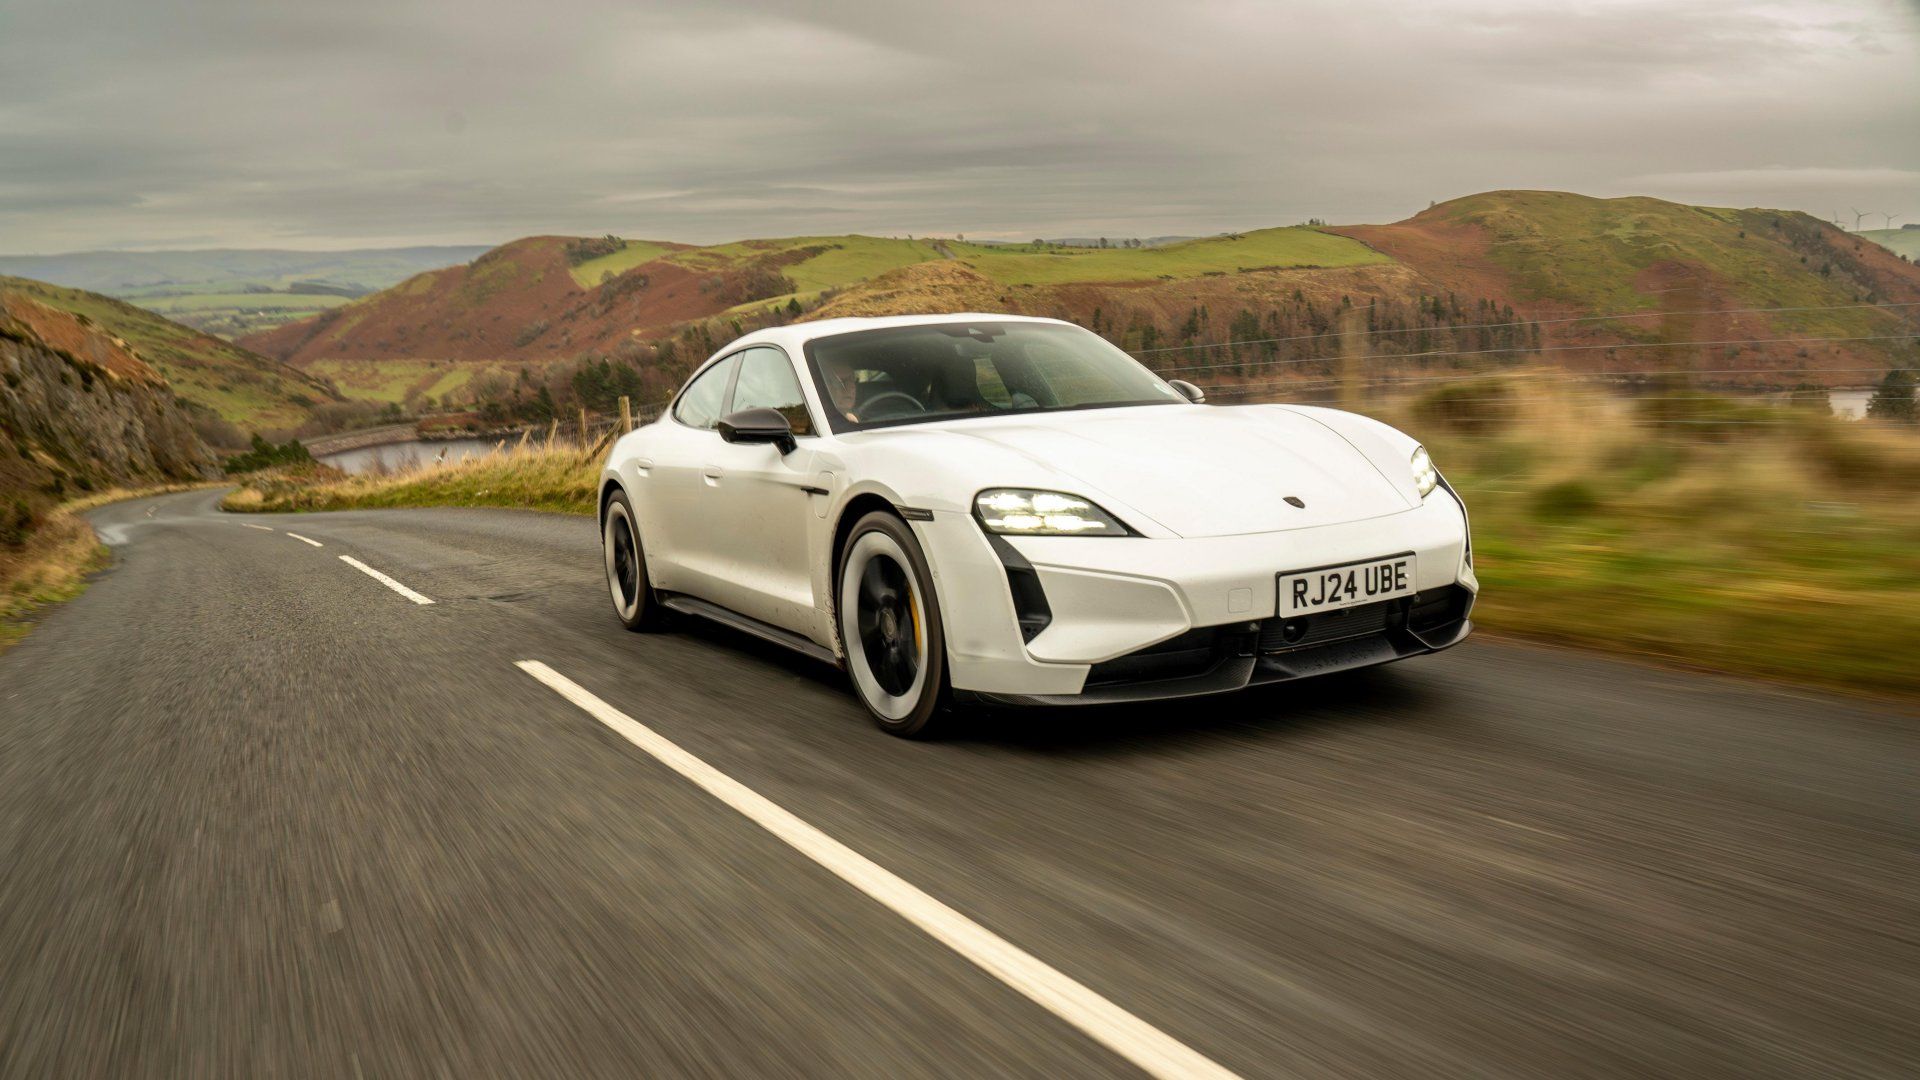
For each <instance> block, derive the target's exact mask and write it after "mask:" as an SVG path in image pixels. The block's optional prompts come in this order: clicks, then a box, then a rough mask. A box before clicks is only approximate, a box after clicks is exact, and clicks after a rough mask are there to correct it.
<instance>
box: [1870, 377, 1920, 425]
mask: <svg viewBox="0 0 1920 1080" xmlns="http://www.w3.org/2000/svg"><path fill="white" fill-rule="evenodd" d="M1867 416H1868V417H1870V418H1871V419H1874V420H1892V421H1894V422H1895V423H1900V424H1911V423H1914V422H1915V421H1916V420H1920V407H1916V405H1915V403H1914V387H1913V372H1911V371H1904V370H1901V369H1899V368H1895V369H1894V370H1892V371H1889V372H1887V377H1886V378H1884V379H1882V380H1880V388H1879V389H1878V390H1875V391H1874V392H1873V397H1871V398H1869V399H1868V400H1867Z"/></svg>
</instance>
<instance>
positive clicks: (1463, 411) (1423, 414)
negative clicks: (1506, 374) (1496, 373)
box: [1413, 379, 1520, 435]
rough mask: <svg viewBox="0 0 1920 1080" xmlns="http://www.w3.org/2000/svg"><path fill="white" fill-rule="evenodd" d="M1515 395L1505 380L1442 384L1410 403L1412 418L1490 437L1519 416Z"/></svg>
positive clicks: (1473, 380) (1469, 380) (1452, 429)
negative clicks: (1411, 404)
mask: <svg viewBox="0 0 1920 1080" xmlns="http://www.w3.org/2000/svg"><path fill="white" fill-rule="evenodd" d="M1519 412H1520V405H1519V400H1518V395H1517V394H1515V393H1514V390H1513V386H1512V384H1510V383H1509V382H1507V380H1505V379H1467V380H1465V381H1462V382H1456V383H1444V384H1442V385H1440V386H1436V387H1434V388H1433V389H1432V390H1429V391H1427V392H1426V393H1425V394H1423V395H1421V397H1420V398H1419V400H1417V401H1415V402H1414V404H1413V414H1414V416H1415V417H1417V418H1419V419H1420V420H1422V421H1424V422H1425V423H1428V424H1433V425H1435V426H1436V427H1442V428H1446V429H1448V430H1450V431H1457V432H1460V433H1461V434H1465V435H1490V434H1493V433H1495V432H1497V431H1501V430H1503V429H1505V428H1507V427H1509V426H1510V425H1512V423H1513V421H1514V419H1515V417H1517V416H1518V415H1519Z"/></svg>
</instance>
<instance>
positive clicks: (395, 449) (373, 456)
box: [315, 436, 519, 473]
mask: <svg viewBox="0 0 1920 1080" xmlns="http://www.w3.org/2000/svg"><path fill="white" fill-rule="evenodd" d="M518 440H519V437H518V436H511V437H506V436H503V437H501V438H498V439H435V440H432V441H430V442H425V441H421V440H418V439H414V440H410V441H408V442H397V443H387V444H386V445H384V446H363V447H361V448H360V449H358V450H342V451H340V452H338V453H334V454H320V455H317V456H316V458H315V460H317V461H321V462H324V463H326V464H328V465H331V466H333V467H334V468H336V469H339V470H341V471H342V472H349V473H363V472H369V471H373V470H378V469H382V468H384V469H387V470H389V471H394V470H399V469H408V468H413V467H415V466H418V465H431V464H434V463H435V462H440V461H460V460H463V459H465V458H470V457H478V456H480V455H481V454H485V453H487V452H489V451H491V450H492V449H493V448H494V447H496V446H498V445H500V444H501V443H502V442H505V443H507V444H508V447H509V449H511V445H512V444H513V443H514V442H517V441H518Z"/></svg>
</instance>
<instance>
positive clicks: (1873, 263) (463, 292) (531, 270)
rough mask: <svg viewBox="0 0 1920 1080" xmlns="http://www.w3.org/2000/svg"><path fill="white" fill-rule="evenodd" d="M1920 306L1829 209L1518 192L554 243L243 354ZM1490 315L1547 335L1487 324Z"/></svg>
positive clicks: (1772, 319)
mask: <svg viewBox="0 0 1920 1080" xmlns="http://www.w3.org/2000/svg"><path fill="white" fill-rule="evenodd" d="M1913 301H1920V268H1917V267H1915V266H1913V265H1911V264H1909V263H1905V262H1903V261H1901V260H1900V259H1898V258H1897V257H1894V256H1892V255H1890V254H1889V253H1887V252H1886V251H1885V250H1883V249H1881V248H1879V247H1877V246H1875V245H1873V244H1870V243H1867V242H1865V241H1862V240H1858V239H1856V238H1855V237H1854V236H1852V235H1850V234H1847V233H1843V232H1840V231H1839V230H1836V229H1834V228H1832V227H1831V226H1829V225H1827V224H1825V223H1823V222H1820V221H1817V220H1815V219H1813V218H1811V217H1808V216H1807V215H1805V214H1799V213H1792V212H1784V211H1771V210H1730V209H1717V208H1709V207H1694V206H1685V205H1681V204H1677V203H1669V202H1663V201H1660V200H1657V199H1646V198H1628V199H1594V198H1588V197H1586V196H1581V195H1573V194H1567V193H1562V192H1526V191H1500V192H1488V193H1485V194H1481V195H1474V196H1469V197H1467V198H1463V199H1457V200H1454V201H1452V202H1448V203H1444V204H1441V205H1438V206H1435V207H1433V208H1431V209H1429V210H1427V211H1424V212H1423V213H1421V214H1418V215H1416V216H1415V217H1413V218H1410V219H1408V220H1406V221H1402V222H1399V223H1396V224H1392V225H1372V226H1348V227H1337V228H1328V227H1311V228H1309V227H1288V228H1274V229H1262V230H1257V231H1252V232H1246V233H1238V234H1228V235H1222V236H1214V237H1205V238H1200V239H1194V240H1186V241H1180V242H1176V243H1169V244H1164V245H1158V246H1152V247H1142V248H1113V247H1109V248H1099V247H1093V248H1072V247H1060V246H1055V245H1051V244H1039V245H1035V244H1026V245H1020V244H997V243H996V244H982V243H966V242H962V241H958V240H942V239H931V238H927V239H908V240H902V239H888V238H881V237H869V236H857V235H856V236H808V237H790V238H785V239H770V240H746V241H740V242H736V243H731V244H722V245H715V246H710V247H695V246H690V245H683V244H674V243H669V242H664V241H634V240H621V239H618V238H615V237H611V236H609V237H600V238H568V237H557V236H543V237H531V238H528V239H525V240H518V241H515V242H513V243H510V244H507V245H504V246H502V247H499V248H496V249H494V250H493V251H490V252H488V253H487V254H486V255H484V256H482V257H480V258H478V259H476V260H474V261H473V262H472V263H471V264H468V265H465V266H453V267H448V268H445V269H441V270H435V271H430V272H428V273H425V274H421V275H418V276H416V277H413V278H410V279H408V280H407V281H405V282H403V283H401V284H400V285H397V286H395V287H393V288H390V289H387V290H384V291H382V292H380V293H377V294H375V295H372V296H368V297H364V298H361V299H358V300H354V301H352V302H350V303H346V304H343V305H341V306H339V307H337V308H334V309H332V310H330V311H327V312H323V313H321V314H319V315H317V316H314V317H312V318H308V319H304V320H301V321H298V322H294V323H289V324H288V325H285V326H282V327H278V328H276V329H273V330H270V331H266V332H263V333H260V334H255V335H251V336H249V337H247V338H245V339H243V343H244V344H245V345H246V346H248V347H249V348H253V349H257V350H258V351H260V352H263V353H266V354H268V355H270V356H275V357H279V358H282V359H285V360H287V361H288V362H289V363H291V364H293V365H295V366H298V367H301V368H304V369H306V370H309V371H313V372H316V373H320V374H324V375H326V376H328V377H329V378H331V379H333V380H334V381H335V382H336V383H338V384H339V385H340V386H341V387H342V389H343V390H344V392H346V393H348V394H349V395H352V396H360V397H367V398H372V399H376V400H401V399H403V398H406V397H408V396H414V395H421V394H425V395H428V396H432V397H435V398H436V399H444V398H445V397H447V396H448V395H454V396H457V395H458V393H459V391H460V388H461V386H462V384H463V382H464V381H465V380H466V379H467V378H469V377H471V376H472V375H473V374H474V373H475V372H479V371H484V370H490V369H491V370H508V371H510V370H512V369H514V368H522V367H540V366H544V365H548V364H552V363H556V362H560V361H568V360H572V359H574V358H577V357H581V356H616V357H625V358H627V359H629V360H632V361H634V362H636V363H638V364H641V365H642V366H644V365H645V364H646V363H647V362H648V360H649V359H650V358H653V357H655V355H656V353H657V352H658V351H659V350H658V349H657V348H656V346H657V344H658V343H659V342H661V341H664V340H667V339H670V338H673V337H675V336H688V337H689V340H688V341H687V343H686V346H687V347H686V348H682V349H677V350H674V352H675V353H676V355H677V357H678V360H677V362H679V363H685V362H686V355H685V354H686V353H687V352H688V351H689V350H693V351H700V350H704V349H705V348H707V347H709V346H710V345H711V344H713V343H715V342H718V341H724V340H726V339H727V338H728V337H730V336H732V335H734V334H737V333H739V332H740V331H742V330H744V329H749V328H751V327H752V326H755V325H760V324H763V323H764V322H766V321H769V320H790V319H795V318H802V319H804V318H819V317H827V316H830V315H842V314H887V313H898V312H910V311H951V310H957V309H964V308H972V309H989V310H1007V311H1014V312H1021V313H1027V314H1042V315H1057V316H1061V317H1065V318H1070V319H1074V320H1076V321H1079V322H1081V323H1083V324H1085V325H1088V326H1091V327H1093V328H1094V329H1096V330H1099V331H1100V332H1102V333H1104V334H1106V335H1107V336H1108V337H1110V338H1111V339H1113V340H1114V341H1116V342H1117V343H1119V344H1121V345H1122V346H1123V347H1127V348H1131V349H1139V350H1157V351H1158V352H1160V353H1166V352H1167V351H1168V350H1175V351H1181V352H1182V356H1183V357H1184V358H1187V359H1192V360H1196V361H1198V360H1205V359H1207V357H1206V356H1204V355H1202V353H1203V352H1204V351H1205V350H1207V349H1217V348H1219V347H1220V343H1222V342H1226V341H1249V340H1259V341H1266V340H1267V339H1272V338H1283V339H1286V342H1288V343H1289V344H1286V345H1284V346H1263V347H1261V348H1258V349H1241V348H1232V349H1229V350H1228V351H1226V352H1224V353H1220V354H1219V359H1221V360H1222V361H1224V362H1220V363H1212V364H1194V365H1190V366H1192V367H1196V368H1198V369H1202V370H1205V371H1206V372H1208V373H1209V374H1212V375H1216V376H1218V377H1220V378H1230V377H1234V376H1237V375H1241V374H1246V373H1248V372H1249V371H1250V370H1251V369H1252V368H1251V366H1250V365H1256V364H1274V363H1287V362H1290V361H1291V360H1293V359H1299V360H1302V361H1310V360H1312V358H1314V357H1316V356H1318V357H1324V356H1326V355H1327V354H1328V350H1329V349H1331V348H1335V347H1337V341H1336V340H1335V339H1334V337H1333V335H1334V334H1335V333H1336V332H1337V329H1338V327H1337V325H1336V323H1338V322H1340V320H1341V319H1342V318H1343V316H1341V314H1340V313H1341V312H1342V311H1343V310H1346V309H1348V308H1355V307H1357V308H1363V309H1365V318H1366V322H1367V325H1368V326H1369V327H1371V328H1374V329H1382V328H1385V329H1388V330H1389V331H1390V332H1391V333H1392V334H1402V333H1404V334H1406V335H1407V336H1406V337H1405V338H1404V339H1401V338H1397V337H1396V338H1381V339H1377V340H1380V341H1382V342H1386V341H1393V342H1400V343H1401V344H1404V345H1412V344H1415V343H1418V344H1420V345H1421V346H1422V348H1423V349H1424V350H1426V351H1432V350H1442V351H1444V350H1448V349H1454V350H1461V351H1469V352H1471V351H1474V350H1493V351H1504V350H1525V349H1532V348H1535V347H1541V346H1544V347H1546V348H1547V349H1549V350H1556V349H1564V348H1565V347H1567V346H1587V345H1593V344H1602V345H1604V344H1608V343H1618V344H1622V345H1627V344H1634V343H1638V342H1645V341H1648V340H1650V339H1651V338H1654V337H1661V338H1662V340H1694V341H1699V340H1714V341H1723V340H1729V339H1734V338H1740V339H1769V338H1786V337H1821V338H1855V339H1860V338H1884V337H1892V336H1895V335H1898V334H1900V333H1902V332H1903V331H1910V329H1911V326H1912V324H1911V323H1903V322H1902V321H1901V319H1900V317H1899V316H1898V315H1894V314H1890V313H1888V312H1886V311H1873V310H1862V309H1854V310H1822V311H1804V310H1802V311H1792V310H1786V309H1804V308H1822V309H1834V308H1850V307H1852V306H1853V305H1865V304H1872V303H1890V302H1891V303H1900V302H1913ZM1728 308H1739V309H1745V308H1754V309H1767V310H1760V311H1753V312H1749V313H1747V314H1741V315H1727V316H1714V317H1713V318H1710V319H1709V318H1703V317H1687V318H1686V319H1685V320H1684V322H1683V323H1677V322H1676V321H1675V320H1674V319H1673V318H1647V319H1637V320H1627V321H1617V322H1575V323H1567V322H1565V321H1564V320H1568V319H1579V318H1583V317H1586V316H1592V315H1596V314H1614V313H1631V312H1643V311H1644V312H1649V313H1659V312H1662V311H1673V310H1681V311H1694V310H1699V309H1728ZM1488 323H1499V324H1502V325H1503V327H1504V326H1505V324H1523V325H1522V326H1521V327H1518V328H1507V329H1503V328H1502V327H1495V328H1493V329H1492V330H1484V329H1475V328H1479V327H1483V325H1484V324H1488ZM1526 324H1535V325H1526ZM1469 330H1471V331H1472V332H1471V333H1469V332H1468V331H1469ZM1909 347H1910V346H1908V345H1906V344H1905V343H1902V342H1890V341H1878V340H1875V341H1860V340H1856V341H1842V342H1822V343H1820V344H1819V345H1817V346H1810V345H1804V344H1801V343H1787V342H1764V341H1763V342H1761V343H1759V344H1753V345H1743V346H1737V347H1728V348H1725V349H1721V350H1720V351H1719V352H1716V353H1715V354H1714V356H1715V357H1716V358H1717V359H1716V362H1719V361H1724V364H1723V365H1722V366H1724V367H1727V368H1735V367H1737V368H1740V369H1743V370H1745V369H1754V370H1758V371H1761V372H1762V373H1763V374H1762V375H1761V376H1759V379H1761V380H1762V381H1764V380H1774V381H1778V380H1781V379H1786V378H1787V377H1788V375H1790V374H1792V372H1790V371H1789V369H1799V368H1819V369H1824V370H1826V371H1827V372H1830V373H1832V375H1833V378H1830V379H1828V381H1835V382H1839V381H1846V380H1844V379H1841V378H1839V375H1840V373H1841V372H1842V371H1850V369H1856V368H1872V367H1885V366H1887V365H1888V363H1889V360H1890V358H1891V357H1892V356H1893V355H1895V354H1896V351H1897V350H1900V349H1904V348H1909ZM1388 348H1389V349H1390V351H1403V350H1402V349H1401V348H1399V347H1398V346H1388ZM1659 352H1660V350H1646V351H1645V352H1642V353H1633V352H1631V351H1623V352H1622V353H1621V354H1620V355H1610V354H1609V353H1608V352H1607V351H1605V350H1602V349H1584V348H1583V349H1580V350H1579V351H1562V352H1549V353H1548V354H1547V356H1548V358H1549V359H1551V360H1553V361H1555V362H1560V363H1565V364H1567V365H1568V366H1572V367H1584V368H1587V369H1589V370H1605V369H1610V368H1608V367H1607V366H1608V365H1612V366H1616V367H1617V366H1631V365H1638V366H1640V367H1642V368H1644V367H1646V366H1647V364H1649V363H1654V364H1657V363H1659V362H1661V361H1660V359H1659V357H1658V355H1657V354H1658V353H1659ZM1296 354H1297V355H1296ZM701 355H704V352H702V353H701ZM1163 359H1166V360H1169V361H1171V360H1175V359H1181V357H1171V356H1168V357H1163ZM1701 359H1703V360H1704V359H1705V355H1704V353H1702V357H1701ZM1695 366H1696V367H1700V366H1703V365H1702V364H1700V363H1698V362H1696V363H1695ZM1302 370H1311V369H1308V368H1303V369H1302ZM1750 381H1752V380H1750ZM1789 381H1800V380H1799V379H1797V378H1794V379H1791V380H1789ZM1855 381H1860V380H1855Z"/></svg>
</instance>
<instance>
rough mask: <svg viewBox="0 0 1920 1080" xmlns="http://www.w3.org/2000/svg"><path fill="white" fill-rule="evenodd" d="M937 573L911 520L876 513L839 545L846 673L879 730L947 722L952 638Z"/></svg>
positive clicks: (915, 735) (924, 734) (919, 733)
mask: <svg viewBox="0 0 1920 1080" xmlns="http://www.w3.org/2000/svg"><path fill="white" fill-rule="evenodd" d="M932 581H933V574H932V573H931V572H930V571H929V570H928V569H927V559H926V556H925V555H924V554H923V553H922V552H921V551H920V544H919V542H918V541H917V540H915V539H914V537H913V530H911V529H909V528H908V527H907V523H906V522H904V521H902V520H900V519H899V518H897V517H895V516H894V515H892V514H888V513H884V512H879V511H876V512H874V513H871V514H868V515H867V516H865V517H863V518H861V519H860V520H859V521H858V522H856V523H855V524H854V526H853V531H852V532H850V533H848V534H847V541H846V544H845V545H844V546H843V547H842V548H841V549H840V572H839V574H838V575H837V582H838V584H837V586H836V588H835V593H836V602H835V604H834V619H835V622H836V626H837V629H838V631H839V634H840V643H841V646H842V648H843V649H844V651H845V652H846V659H847V674H848V675H849V676H850V677H851V678H852V680H853V690H854V693H855V694H856V695H858V696H859V698H860V702H861V704H863V705H865V706H866V707H867V711H868V712H869V713H871V714H872V715H873V719H874V722H875V723H876V724H879V725H880V729H881V730H882V731H885V732H887V733H888V734H891V735H898V736H901V737H902V738H908V739H924V738H928V737H930V736H931V735H933V734H935V733H936V731H937V729H938V728H939V727H941V726H942V722H943V721H944V720H945V719H946V716H945V712H946V705H947V700H946V699H947V692H946V682H947V639H946V633H945V631H944V628H943V626H942V623H941V621H940V600H939V597H937V596H935V595H934V592H933V588H932V584H931V583H932Z"/></svg>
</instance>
